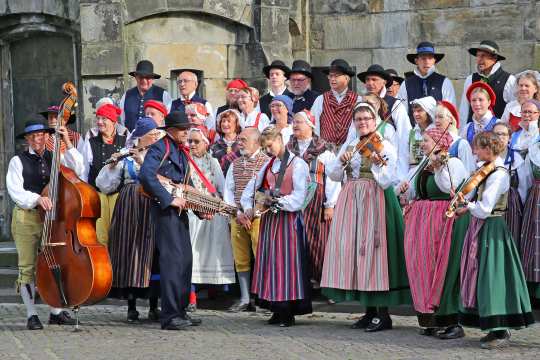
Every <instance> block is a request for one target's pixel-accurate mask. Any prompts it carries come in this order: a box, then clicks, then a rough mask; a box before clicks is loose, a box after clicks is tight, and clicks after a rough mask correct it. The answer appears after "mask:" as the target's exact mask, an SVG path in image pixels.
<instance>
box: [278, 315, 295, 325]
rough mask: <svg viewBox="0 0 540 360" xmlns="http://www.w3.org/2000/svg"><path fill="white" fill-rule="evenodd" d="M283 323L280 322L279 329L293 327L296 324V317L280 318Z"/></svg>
mask: <svg viewBox="0 0 540 360" xmlns="http://www.w3.org/2000/svg"><path fill="white" fill-rule="evenodd" d="M280 317H281V321H280V322H279V327H291V326H293V325H294V324H295V323H296V322H295V320H294V315H288V316H280Z"/></svg>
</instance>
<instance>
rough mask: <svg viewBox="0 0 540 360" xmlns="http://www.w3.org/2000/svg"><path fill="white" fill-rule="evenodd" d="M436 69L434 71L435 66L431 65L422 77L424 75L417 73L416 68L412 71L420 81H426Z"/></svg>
mask: <svg viewBox="0 0 540 360" xmlns="http://www.w3.org/2000/svg"><path fill="white" fill-rule="evenodd" d="M436 70H437V69H435V65H433V66H432V67H431V68H430V69H429V70H428V72H427V74H426V75H425V76H424V75H421V74H420V71H418V68H415V69H414V73H415V75H416V76H418V77H419V78H420V79H426V78H428V77H429V76H430V75H431V74H433V73H434V72H435V71H436Z"/></svg>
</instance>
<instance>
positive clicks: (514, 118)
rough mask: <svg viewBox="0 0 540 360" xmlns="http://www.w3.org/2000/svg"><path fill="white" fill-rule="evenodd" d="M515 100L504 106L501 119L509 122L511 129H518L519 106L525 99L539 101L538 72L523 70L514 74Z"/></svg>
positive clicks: (539, 78)
mask: <svg viewBox="0 0 540 360" xmlns="http://www.w3.org/2000/svg"><path fill="white" fill-rule="evenodd" d="M514 92H515V94H516V100H512V101H510V102H509V103H508V104H506V107H505V108H504V113H503V114H502V116H501V121H503V122H505V123H507V124H510V127H511V128H512V131H516V130H518V129H519V123H520V121H521V106H522V105H523V103H525V102H526V101H527V100H531V99H534V100H539V101H540V73H539V72H538V71H534V70H525V71H523V72H521V73H519V74H517V75H516V88H515V90H514Z"/></svg>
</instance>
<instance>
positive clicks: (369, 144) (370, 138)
mask: <svg viewBox="0 0 540 360" xmlns="http://www.w3.org/2000/svg"><path fill="white" fill-rule="evenodd" d="M383 150H384V144H383V139H382V137H381V136H380V135H379V133H377V131H374V132H372V133H371V134H369V135H366V136H365V137H364V138H362V139H361V140H360V141H359V142H358V143H357V144H356V146H355V147H354V150H353V155H354V154H355V153H357V152H359V153H360V154H362V156H363V157H366V158H370V159H371V158H373V159H374V160H375V162H376V163H377V164H378V165H379V166H385V165H386V164H387V161H386V160H388V159H387V158H386V157H385V156H384V155H383V154H382V152H383ZM351 160H352V157H351ZM351 160H348V161H346V162H345V163H344V164H343V169H345V168H346V167H347V166H349V164H350V163H351Z"/></svg>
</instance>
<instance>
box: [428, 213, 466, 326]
mask: <svg viewBox="0 0 540 360" xmlns="http://www.w3.org/2000/svg"><path fill="white" fill-rule="evenodd" d="M470 221H471V215H470V214H469V213H466V214H465V215H462V216H460V217H459V218H457V219H456V221H455V222H454V225H453V227H452V243H451V244H450V253H449V254H448V268H447V269H446V276H445V279H444V287H443V292H442V294H441V302H440V303H439V308H438V309H437V311H435V313H434V314H418V324H419V325H420V326H423V327H447V326H452V325H457V323H458V314H459V309H460V306H459V303H460V297H459V293H460V289H459V285H460V284H459V274H460V267H461V249H462V248H463V240H464V239H465V234H466V233H467V229H468V227H469V222H470Z"/></svg>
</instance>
